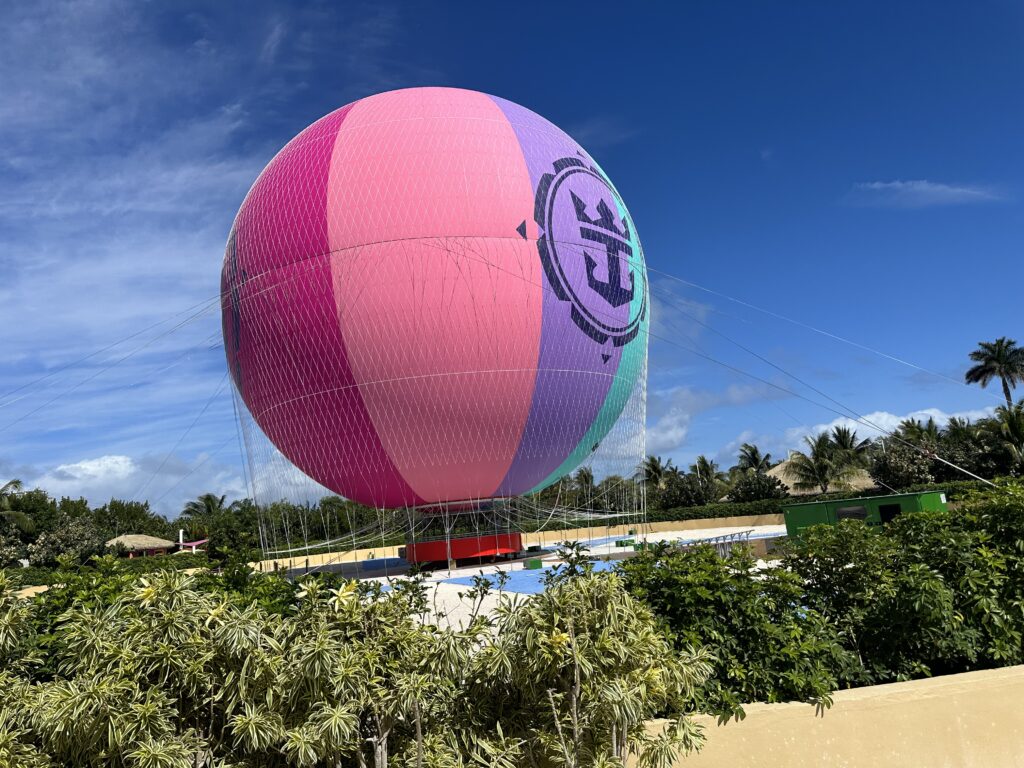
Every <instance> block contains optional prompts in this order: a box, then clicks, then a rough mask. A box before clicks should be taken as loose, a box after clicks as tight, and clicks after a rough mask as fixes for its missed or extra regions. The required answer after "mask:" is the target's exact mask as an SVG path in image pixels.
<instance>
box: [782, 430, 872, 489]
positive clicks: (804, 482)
mask: <svg viewBox="0 0 1024 768" xmlns="http://www.w3.org/2000/svg"><path fill="white" fill-rule="evenodd" d="M804 442H806V443H807V447H808V449H809V450H808V452H807V453H803V452H801V451H793V454H792V455H791V456H790V457H789V462H788V464H787V465H786V473H787V474H788V475H789V476H790V477H792V478H793V487H794V488H796V489H797V490H801V491H810V490H813V489H815V488H819V489H821V492H822V493H828V489H829V488H830V487H834V488H839V489H846V488H849V487H850V480H851V478H852V477H853V475H854V474H855V473H856V472H857V467H856V466H855V465H854V463H853V459H852V458H851V456H850V455H849V454H848V453H846V452H845V451H840V450H837V449H836V444H835V443H834V442H833V441H832V436H831V435H830V434H829V433H828V432H822V433H821V434H819V435H816V436H815V437H805V438H804Z"/></svg>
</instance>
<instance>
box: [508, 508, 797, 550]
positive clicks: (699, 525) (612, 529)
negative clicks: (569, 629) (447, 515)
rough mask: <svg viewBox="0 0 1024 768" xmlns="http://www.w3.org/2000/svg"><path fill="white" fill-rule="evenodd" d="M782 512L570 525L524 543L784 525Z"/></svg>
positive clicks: (534, 535) (525, 538) (526, 538)
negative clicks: (634, 522) (632, 531)
mask: <svg viewBox="0 0 1024 768" xmlns="http://www.w3.org/2000/svg"><path fill="white" fill-rule="evenodd" d="M784 522H785V520H784V519H783V517H782V515H781V514H780V515H738V516H735V517H715V518H710V519H706V520H678V521H676V522H661V523H647V524H646V525H608V526H596V527H594V528H569V529H566V530H552V531H539V532H536V533H524V534H523V544H524V545H526V546H530V545H531V544H541V545H547V544H553V543H554V542H556V541H569V540H572V539H578V540H579V541H586V540H587V539H588V538H594V539H602V538H605V537H606V536H626V535H627V534H628V532H629V531H630V530H635V531H637V533H660V532H662V531H699V530H703V529H705V528H736V527H751V528H752V527H754V526H757V525H782V524H783V523H784Z"/></svg>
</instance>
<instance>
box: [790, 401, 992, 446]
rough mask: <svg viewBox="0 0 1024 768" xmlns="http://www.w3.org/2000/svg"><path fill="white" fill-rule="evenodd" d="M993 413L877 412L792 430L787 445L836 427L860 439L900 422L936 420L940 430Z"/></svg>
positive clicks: (983, 410)
mask: <svg viewBox="0 0 1024 768" xmlns="http://www.w3.org/2000/svg"><path fill="white" fill-rule="evenodd" d="M994 411H995V407H991V408H974V409H971V410H967V411H955V412H953V413H947V412H946V411H943V410H942V409H941V408H922V409H921V410H918V411H911V412H910V413H905V414H902V415H897V414H895V413H890V412H889V411H874V412H872V413H867V414H864V418H863V420H862V421H857V420H856V419H852V418H848V417H845V416H843V417H839V418H837V419H833V420H832V421H830V422H828V423H826V424H815V425H814V426H812V427H794V428H793V429H789V430H786V436H785V443H786V446H787V447H789V448H797V447H799V446H800V445H801V444H802V443H803V439H804V437H805V436H806V435H817V434H819V433H821V432H825V431H830V430H832V429H833V428H834V427H839V426H842V427H849V428H850V429H852V430H855V431H856V432H857V434H858V435H859V436H860V437H871V438H875V437H882V436H883V435H885V434H888V433H890V432H893V431H894V430H895V429H896V428H897V427H898V426H899V425H900V422H902V421H905V420H906V419H917V420H918V421H927V420H928V419H929V418H931V419H934V420H935V423H936V424H938V425H939V426H940V427H941V426H945V425H946V424H947V423H949V420H950V419H952V418H960V419H967V420H968V421H977V420H978V419H983V418H986V417H988V416H991V415H992V413H993V412H994ZM862 422H866V423H862ZM872 424H873V425H875V427H872V426H870V425H872ZM876 427H877V428H876Z"/></svg>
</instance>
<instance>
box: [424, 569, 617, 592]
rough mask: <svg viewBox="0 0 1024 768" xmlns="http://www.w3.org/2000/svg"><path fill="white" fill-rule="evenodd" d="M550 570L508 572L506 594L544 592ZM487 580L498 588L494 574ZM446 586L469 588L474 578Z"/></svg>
mask: <svg viewBox="0 0 1024 768" xmlns="http://www.w3.org/2000/svg"><path fill="white" fill-rule="evenodd" d="M614 567H615V565H614V564H613V563H606V562H604V561H601V562H597V563H594V570H595V571H610V570H611V569H612V568H614ZM549 570H550V568H542V569H540V570H536V571H526V570H523V571H506V573H508V581H507V582H506V583H505V587H504V589H505V591H506V592H517V593H519V594H523V595H536V594H540V593H541V592H543V591H544V584H543V582H542V581H541V579H542V578H543V577H544V574H545V573H546V572H547V571H549ZM485 578H486V579H487V580H488V581H489V582H491V586H492V587H495V586H497V582H496V580H495V577H494V574H487V575H486V576H485ZM444 583H445V584H464V585H465V586H467V587H471V586H473V577H472V576H457V577H455V578H454V579H445V580H444Z"/></svg>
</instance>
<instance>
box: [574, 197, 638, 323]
mask: <svg viewBox="0 0 1024 768" xmlns="http://www.w3.org/2000/svg"><path fill="white" fill-rule="evenodd" d="M570 194H571V195H572V204H573V207H574V208H575V209H576V219H577V220H578V221H579V222H580V224H581V226H580V236H581V237H582V238H583V239H584V240H589V241H590V242H593V243H597V244H599V245H603V246H604V249H605V258H606V259H607V265H608V279H607V280H598V278H597V277H596V276H595V274H594V272H595V270H596V269H597V261H596V260H595V259H594V257H593V256H591V255H590V254H589V253H588V252H587V251H584V252H583V258H584V260H585V262H586V266H587V285H589V286H590V289H591V290H592V291H594V293H596V294H597V295H598V296H600V297H601V298H603V299H604V300H605V301H607V302H608V303H609V304H610V305H611V306H613V307H621V306H622V305H623V304H627V303H629V302H630V301H632V300H633V295H634V292H635V290H636V285H635V280H634V276H633V272H632V270H629V287H628V288H624V287H623V286H622V259H623V258H625V259H626V260H627V263H628V260H629V258H630V257H631V256H632V255H633V246H632V245H631V244H630V242H629V241H630V233H629V224H628V222H627V221H626V219H624V218H623V219H620V220H619V223H621V225H622V226H621V228H620V227H619V225H618V224H617V223H616V221H615V214H614V213H612V210H611V208H609V207H608V203H606V202H605V201H604V199H603V198H602V199H601V201H600V202H599V203H598V204H597V218H591V217H590V215H589V214H588V213H587V204H586V202H584V201H583V200H581V199H580V198H579V196H577V194H576V193H575V192H570Z"/></svg>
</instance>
